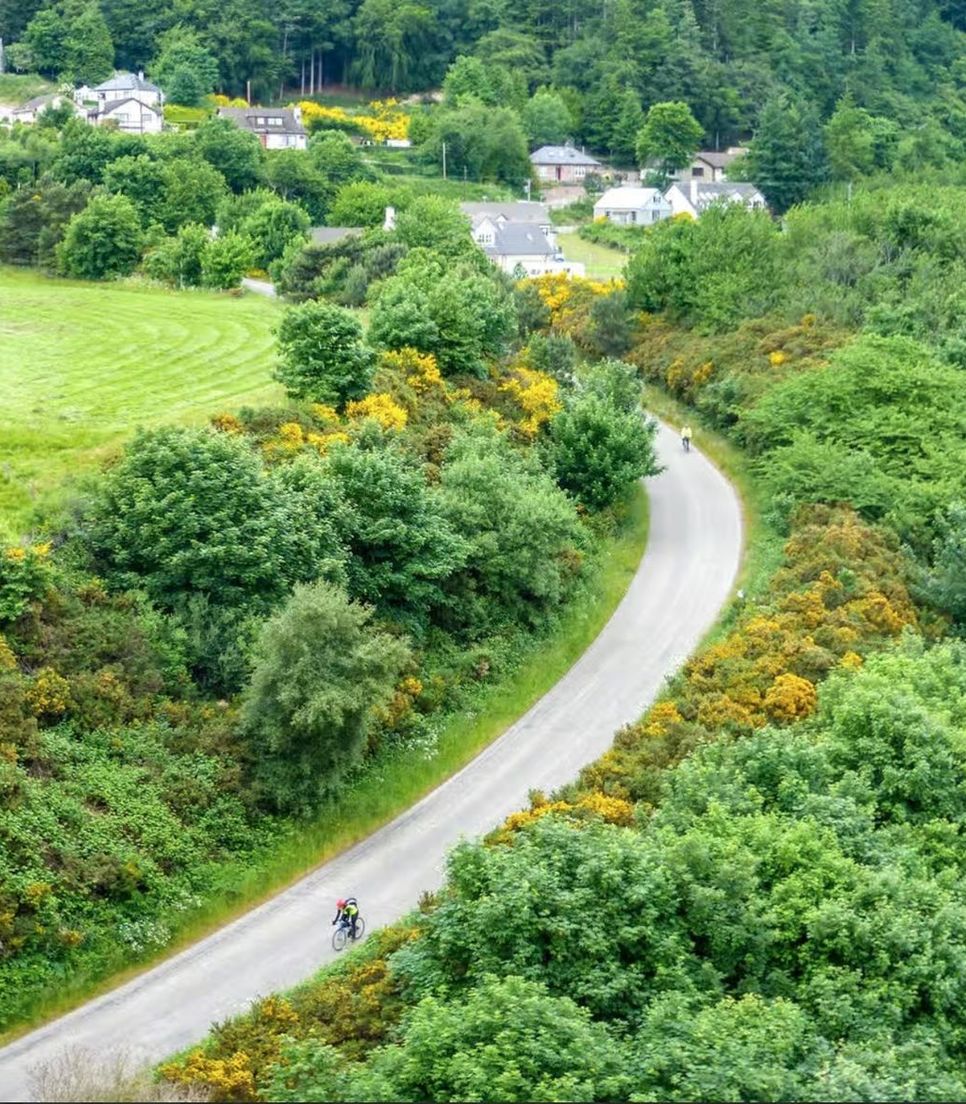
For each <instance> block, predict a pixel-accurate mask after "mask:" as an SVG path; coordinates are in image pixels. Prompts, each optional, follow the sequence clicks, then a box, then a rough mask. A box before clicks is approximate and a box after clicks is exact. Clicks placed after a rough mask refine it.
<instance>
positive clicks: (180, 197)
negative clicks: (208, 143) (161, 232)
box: [158, 157, 228, 231]
mask: <svg viewBox="0 0 966 1104" xmlns="http://www.w3.org/2000/svg"><path fill="white" fill-rule="evenodd" d="M164 175H165V183H164V193H163V197H162V199H161V203H160V206H159V211H158V213H159V216H160V219H161V222H162V223H163V225H164V226H165V228H166V229H167V230H169V231H172V230H177V229H178V227H179V226H183V225H184V224H185V223H187V222H197V223H200V224H201V225H202V226H213V225H214V222H215V215H216V213H217V211H218V205H219V204H220V203H221V201H222V199H223V198H224V197H225V194H226V193H227V190H228V189H227V185H226V184H225V178H224V177H223V176H222V175H221V173H220V172H219V171H218V170H217V169H216V168H215V167H214V166H213V165H211V164H210V163H209V162H208V161H205V160H202V159H201V158H200V157H190V158H187V157H185V158H178V159H177V160H176V161H169V162H168V163H167V164H166V165H165V168H164Z"/></svg>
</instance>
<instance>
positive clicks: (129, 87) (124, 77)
mask: <svg viewBox="0 0 966 1104" xmlns="http://www.w3.org/2000/svg"><path fill="white" fill-rule="evenodd" d="M94 91H95V92H160V91H161V89H160V88H158V86H157V85H156V84H152V83H151V82H150V81H149V80H145V79H144V77H139V76H138V75H137V73H115V74H114V76H113V77H110V78H109V79H108V80H106V81H104V83H103V84H99V85H98V86H97V87H96V88H95V89H94ZM129 98H130V97H129Z"/></svg>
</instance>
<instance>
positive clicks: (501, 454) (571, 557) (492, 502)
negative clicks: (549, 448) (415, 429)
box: [440, 430, 586, 635]
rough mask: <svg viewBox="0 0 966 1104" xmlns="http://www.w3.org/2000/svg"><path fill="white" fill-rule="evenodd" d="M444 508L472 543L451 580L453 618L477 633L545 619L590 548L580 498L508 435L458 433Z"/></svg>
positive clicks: (444, 475)
mask: <svg viewBox="0 0 966 1104" xmlns="http://www.w3.org/2000/svg"><path fill="white" fill-rule="evenodd" d="M440 491H441V495H442V502H443V507H444V510H445V514H446V517H447V518H448V520H449V522H450V524H451V525H452V527H453V529H454V530H455V531H456V532H458V533H459V534H460V535H461V537H462V538H463V539H464V540H465V541H466V542H467V557H466V563H465V565H464V566H463V567H462V568H461V570H460V571H459V572H457V573H456V574H455V575H454V576H453V578H452V580H451V581H450V583H449V586H448V589H449V590H450V591H451V592H452V594H453V596H454V599H455V600H454V602H453V607H452V608H453V613H452V615H451V617H452V618H454V619H455V621H454V623H456V624H458V625H461V626H462V627H464V628H465V629H466V630H467V631H468V632H470V633H472V634H474V635H476V634H479V633H481V632H482V631H484V630H492V629H497V628H499V627H500V626H501V625H502V624H505V623H508V622H509V623H513V622H516V623H520V624H524V625H527V626H536V625H539V624H541V623H542V622H543V621H544V620H545V618H546V617H547V615H548V614H550V613H551V612H552V611H553V610H554V609H556V608H557V607H559V606H560V605H561V604H562V603H563V602H564V601H565V600H566V598H567V596H568V595H569V594H570V592H571V590H572V588H573V586H574V585H575V583H576V582H577V579H578V578H579V566H578V565H579V563H580V559H581V556H582V554H583V553H584V551H585V549H586V538H585V536H584V534H583V532H582V530H581V526H580V523H579V521H578V518H577V514H576V511H575V510H574V507H573V504H572V503H571V502H570V501H569V500H568V499H567V497H566V496H565V495H564V494H563V493H562V492H561V491H560V490H559V488H557V487H556V486H554V484H553V481H552V480H551V479H550V478H549V477H548V476H547V474H546V473H545V472H543V471H541V470H540V469H539V468H535V467H534V466H533V465H532V464H528V463H527V461H526V460H524V459H523V457H521V456H520V454H519V452H517V451H516V450H515V449H514V448H513V447H512V446H511V445H510V444H509V442H508V441H507V440H506V438H505V437H503V436H502V435H500V434H496V433H492V432H484V431H483V430H479V431H473V432H467V433H465V434H463V435H461V436H459V437H457V438H456V439H455V440H454V441H453V442H452V444H451V445H450V446H449V448H448V449H447V452H446V457H445V462H444V464H443V468H442V472H441V475H440Z"/></svg>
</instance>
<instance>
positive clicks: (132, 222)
mask: <svg viewBox="0 0 966 1104" xmlns="http://www.w3.org/2000/svg"><path fill="white" fill-rule="evenodd" d="M141 244H142V232H141V221H140V219H139V218H138V213H137V210H136V208H135V206H134V204H133V203H132V202H131V201H130V200H129V199H128V198H127V196H121V195H96V196H94V197H93V198H92V199H91V201H90V202H89V203H88V204H87V206H86V207H85V208H84V210H83V211H80V212H79V213H78V214H76V215H74V216H73V217H72V218H71V220H70V222H68V224H67V229H66V230H65V232H64V239H63V241H62V242H61V243H60V245H59V246H58V247H57V261H58V264H59V266H60V268H61V270H62V271H63V272H64V273H66V274H67V275H68V276H78V277H80V278H81V279H85V280H111V279H116V278H117V277H119V276H127V275H129V274H130V273H131V272H133V271H134V267H135V265H136V264H137V263H138V260H139V259H140V256H141Z"/></svg>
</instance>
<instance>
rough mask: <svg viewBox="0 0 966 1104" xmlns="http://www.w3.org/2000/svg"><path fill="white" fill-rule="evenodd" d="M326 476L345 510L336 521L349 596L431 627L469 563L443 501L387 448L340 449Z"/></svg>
mask: <svg viewBox="0 0 966 1104" xmlns="http://www.w3.org/2000/svg"><path fill="white" fill-rule="evenodd" d="M326 470H327V471H328V473H329V475H330V477H331V478H332V480H333V481H334V483H335V486H336V487H337V489H338V493H339V498H340V502H341V508H340V509H339V510H338V511H337V513H336V514H335V518H334V520H335V522H336V526H337V529H338V533H339V537H340V539H341V541H342V543H343V544H344V545H345V547H346V548H347V549H348V552H349V560H348V578H349V593H350V594H351V595H352V597H353V598H356V599H358V600H360V601H363V602H369V603H372V604H373V605H375V606H376V607H378V608H379V609H380V610H382V611H385V612H387V613H391V614H392V615H393V616H394V617H397V618H400V619H401V620H403V621H404V622H405V623H406V624H407V625H408V626H409V627H411V628H412V629H414V630H416V629H421V628H423V627H425V625H426V622H427V620H428V619H429V617H430V615H431V613H432V612H433V611H436V610H439V609H441V608H444V607H445V605H446V603H447V596H446V592H445V585H446V580H447V579H449V578H450V577H451V576H452V575H453V573H454V572H456V571H457V570H458V569H459V568H460V567H461V565H462V564H463V562H464V560H465V557H466V547H465V544H464V542H463V541H462V539H461V538H460V536H459V535H458V534H457V533H456V531H455V530H454V529H453V527H452V525H451V524H450V522H449V520H448V519H447V517H446V514H445V511H444V509H443V505H442V503H441V502H440V499H439V496H438V494H437V493H436V492H435V491H434V490H433V489H431V488H430V487H428V486H427V484H426V481H425V478H424V475H423V472H422V469H421V468H420V467H419V466H418V465H417V464H415V463H413V461H411V460H408V459H406V458H404V457H403V456H402V455H400V454H399V453H398V452H396V451H395V450H394V449H391V448H388V447H372V448H360V447H358V446H342V447H339V446H335V447H333V448H331V449H330V450H329V453H328V455H327V456H326Z"/></svg>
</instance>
